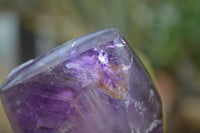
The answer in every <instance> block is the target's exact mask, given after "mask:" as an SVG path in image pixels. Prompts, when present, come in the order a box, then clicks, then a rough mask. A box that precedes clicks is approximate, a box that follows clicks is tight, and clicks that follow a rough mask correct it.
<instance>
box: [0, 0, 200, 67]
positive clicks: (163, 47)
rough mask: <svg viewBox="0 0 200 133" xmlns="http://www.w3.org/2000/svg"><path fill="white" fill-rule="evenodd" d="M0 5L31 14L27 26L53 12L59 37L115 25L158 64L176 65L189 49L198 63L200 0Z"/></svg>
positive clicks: (24, 0)
mask: <svg viewBox="0 0 200 133" xmlns="http://www.w3.org/2000/svg"><path fill="white" fill-rule="evenodd" d="M0 7H1V8H2V9H4V8H6V9H8V8H11V9H12V10H14V11H16V12H18V13H19V14H20V15H22V16H23V17H26V18H28V19H27V21H29V22H27V23H28V24H27V25H29V26H28V27H32V25H33V22H34V21H35V20H36V18H38V17H42V15H44V14H46V15H49V16H50V17H51V18H52V22H51V23H54V24H55V25H56V26H55V27H56V29H57V34H56V35H57V40H58V41H59V42H65V41H67V40H69V39H71V38H75V37H77V35H82V34H85V33H86V32H91V31H95V30H97V29H102V28H110V27H116V28H119V29H120V31H121V32H122V33H123V35H124V36H125V37H126V39H127V40H128V41H129V42H130V44H131V45H132V46H133V47H135V48H138V49H139V50H141V51H142V52H143V53H144V54H145V55H146V56H147V57H149V59H150V61H151V62H152V63H153V66H154V67H156V68H159V69H160V68H161V69H162V68H167V69H173V67H174V66H175V65H177V61H178V60H180V59H181V58H184V57H183V56H185V54H187V55H188V56H191V57H192V60H193V61H194V63H195V65H197V66H198V68H200V46H199V45H200V26H199V24H200V14H199V12H200V1H199V0H192V1H191V0H168V1H164V0H101V1H99V0H92V1H91V0H84V1H80V0H58V1H54V0H34V1H32V0H21V1H9V0H8V1H3V2H1V6H0ZM48 23H50V22H48Z"/></svg>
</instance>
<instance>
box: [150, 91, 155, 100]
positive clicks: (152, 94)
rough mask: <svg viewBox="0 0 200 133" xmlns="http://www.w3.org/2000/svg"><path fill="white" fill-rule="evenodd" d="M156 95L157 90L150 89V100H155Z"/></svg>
mask: <svg viewBox="0 0 200 133" xmlns="http://www.w3.org/2000/svg"><path fill="white" fill-rule="evenodd" d="M154 95H155V92H154V90H153V89H149V102H152V101H153V96H154Z"/></svg>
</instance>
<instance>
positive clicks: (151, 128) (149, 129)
mask: <svg viewBox="0 0 200 133" xmlns="http://www.w3.org/2000/svg"><path fill="white" fill-rule="evenodd" d="M161 123H162V121H161V120H157V119H156V120H154V121H153V122H152V123H151V124H150V125H149V127H148V128H147V129H146V132H145V133H150V132H151V131H152V130H153V129H154V128H155V127H157V126H158V125H159V124H161Z"/></svg>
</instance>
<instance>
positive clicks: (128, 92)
mask: <svg viewBox="0 0 200 133" xmlns="http://www.w3.org/2000/svg"><path fill="white" fill-rule="evenodd" d="M0 91H1V94H0V95H1V100H2V103H3V105H4V108H5V111H6V113H7V116H8V118H9V121H10V123H11V126H12V128H13V130H14V132H15V133H162V132H163V127H162V105H161V100H160V97H159V95H158V93H157V91H156V89H155V87H154V85H153V83H152V80H151V79H150V78H149V76H148V74H147V73H146V72H145V70H144V69H143V67H142V66H141V64H140V62H139V61H138V59H137V57H136V55H135V53H134V52H133V51H132V50H131V49H130V47H129V46H128V44H127V42H125V41H124V39H123V37H122V36H121V34H120V33H119V31H118V30H117V29H107V30H102V31H97V32H94V33H91V34H88V35H86V36H83V37H80V38H78V39H75V40H72V41H70V42H67V43H66V44H64V45H62V46H60V47H58V48H56V49H54V50H52V51H50V52H48V53H46V54H44V55H42V56H40V57H38V58H36V59H34V60H31V61H29V62H27V63H25V64H23V65H21V66H19V67H17V68H16V69H14V70H13V71H12V72H11V73H10V74H9V76H8V77H7V79H6V80H5V82H4V83H3V85H2V86H1V88H0Z"/></svg>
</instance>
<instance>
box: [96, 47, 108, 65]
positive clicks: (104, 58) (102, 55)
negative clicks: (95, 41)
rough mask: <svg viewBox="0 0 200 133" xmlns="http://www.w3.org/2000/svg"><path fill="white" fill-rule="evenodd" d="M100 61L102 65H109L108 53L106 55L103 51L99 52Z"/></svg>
mask: <svg viewBox="0 0 200 133" xmlns="http://www.w3.org/2000/svg"><path fill="white" fill-rule="evenodd" d="M98 59H99V60H100V61H101V63H102V64H103V65H106V64H108V55H107V54H106V53H104V52H103V50H101V51H100V52H99V56H98Z"/></svg>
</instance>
